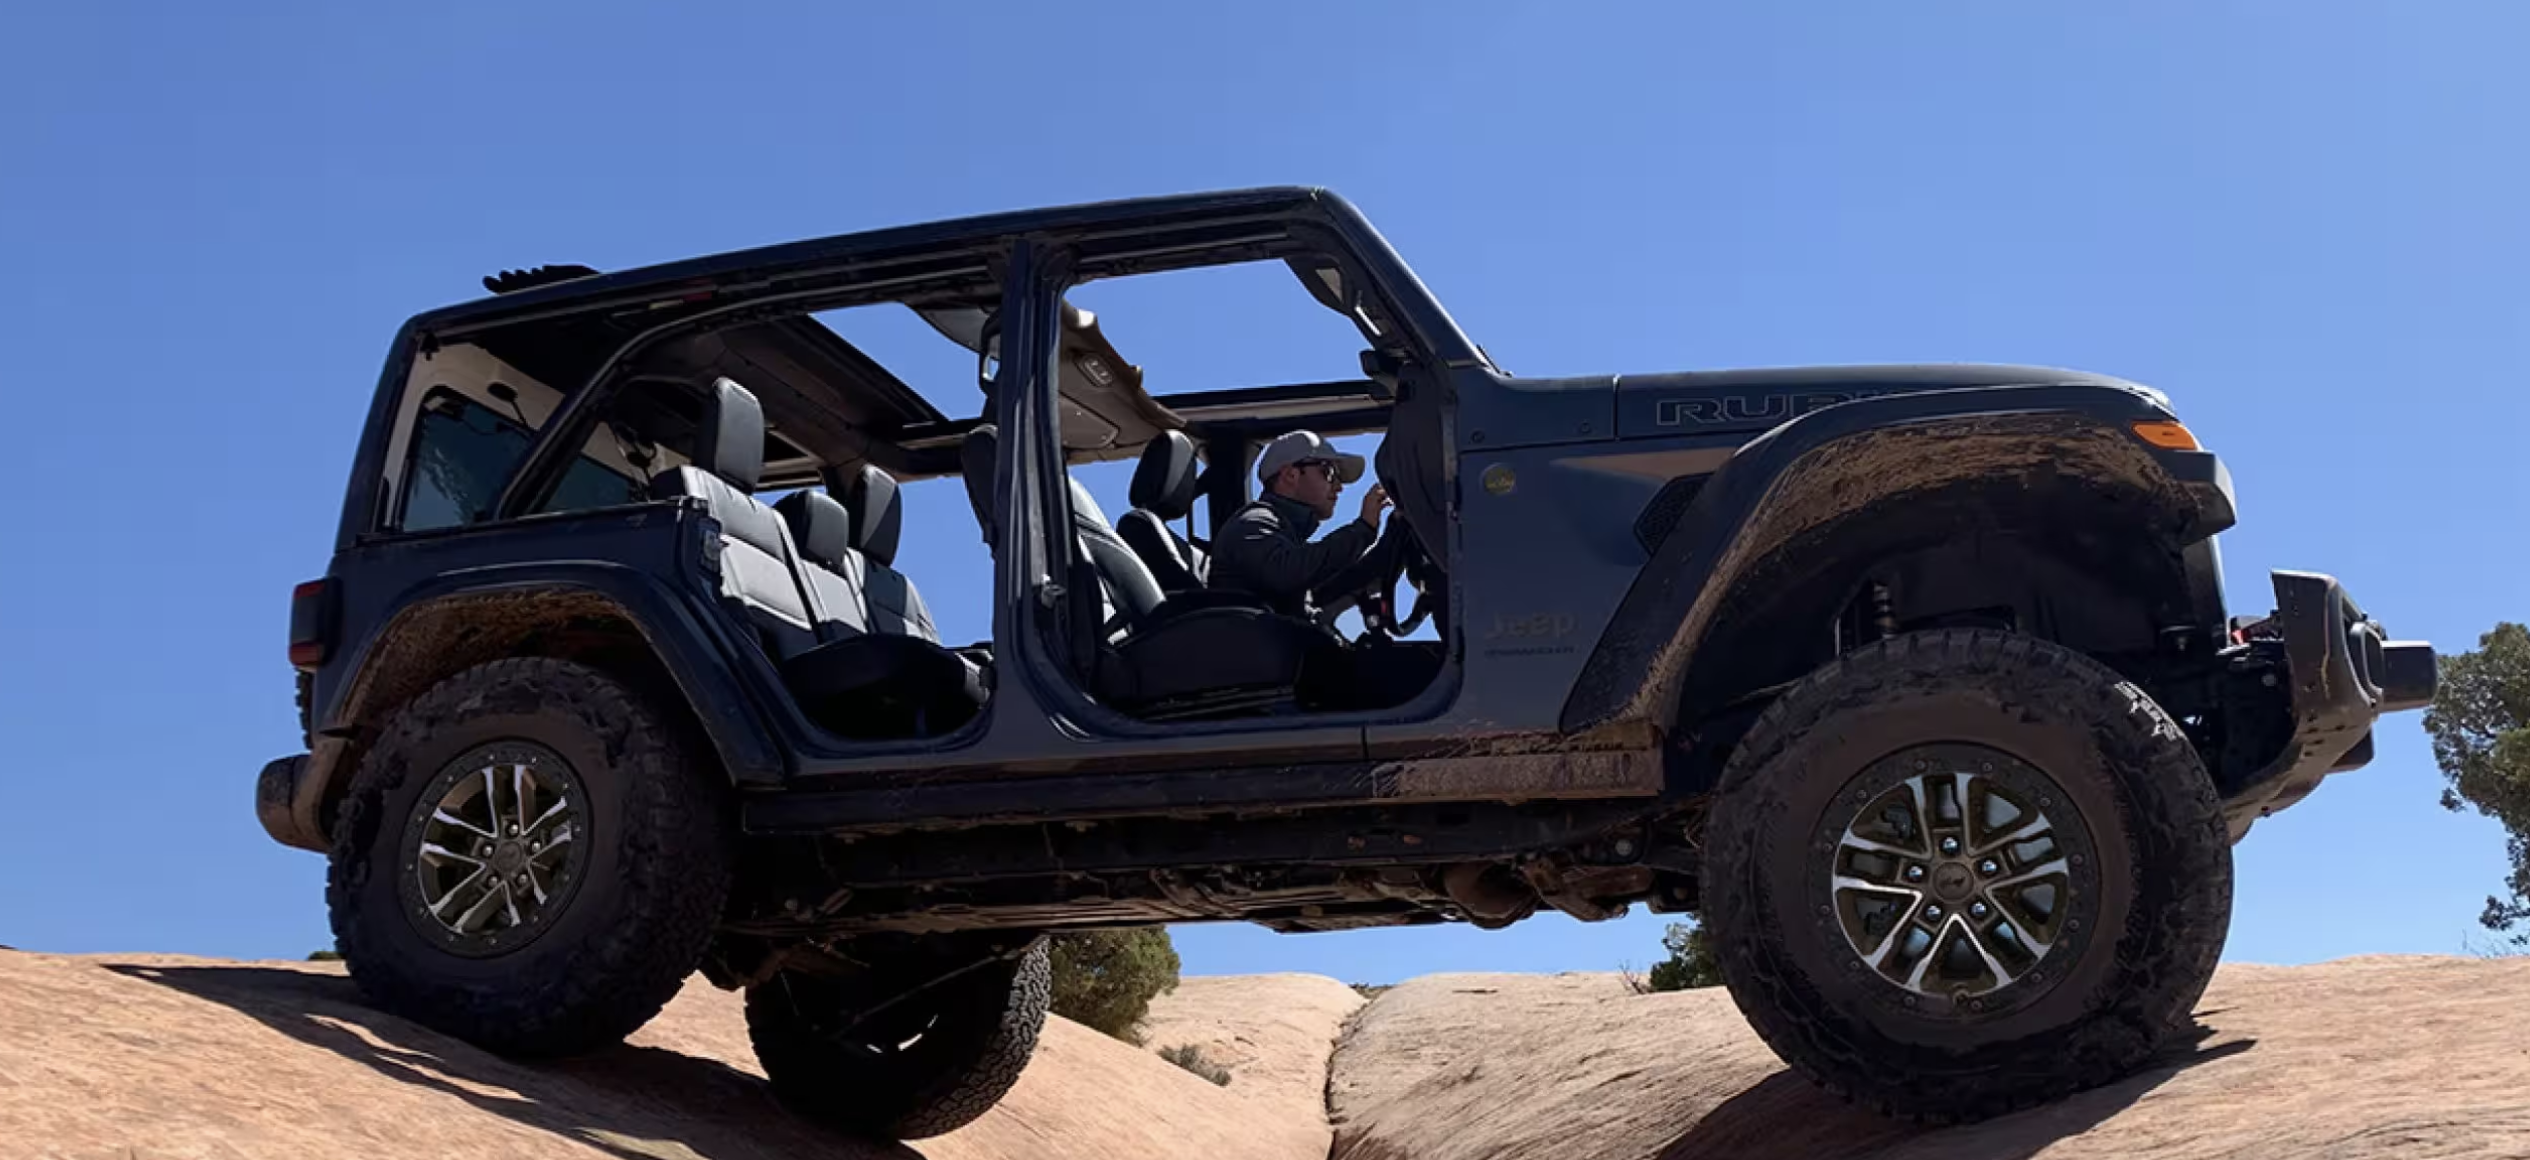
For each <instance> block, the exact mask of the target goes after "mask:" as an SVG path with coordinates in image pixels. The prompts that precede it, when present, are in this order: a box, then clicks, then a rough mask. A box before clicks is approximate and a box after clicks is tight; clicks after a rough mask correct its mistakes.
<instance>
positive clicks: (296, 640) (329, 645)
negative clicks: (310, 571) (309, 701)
mask: <svg viewBox="0 0 2530 1160" xmlns="http://www.w3.org/2000/svg"><path fill="white" fill-rule="evenodd" d="M334 592H335V584H334V580H333V578H332V577H330V576H329V577H326V578H325V579H323V580H310V581H308V582H307V583H305V584H301V585H299V586H298V587H296V588H293V589H291V590H290V664H291V665H292V667H295V668H302V669H312V668H315V667H316V666H318V665H321V664H324V663H325V658H326V657H328V656H330V655H332V653H333V651H334V603H335V596H334Z"/></svg>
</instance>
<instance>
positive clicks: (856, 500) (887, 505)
mask: <svg viewBox="0 0 2530 1160" xmlns="http://www.w3.org/2000/svg"><path fill="white" fill-rule="evenodd" d="M843 506H844V507H845V508H847V509H849V510H850V511H851V513H852V546H853V547H855V548H858V549H860V550H861V554H862V555H864V556H867V557H869V559H870V562H871V563H873V564H876V565H878V566H880V567H882V568H886V567H893V566H894V565H895V563H896V541H897V538H898V536H899V535H901V534H902V533H903V531H904V519H905V509H904V508H903V507H902V506H900V505H899V504H898V503H897V502H896V477H895V476H892V475H889V474H888V473H886V472H884V471H881V470H879V469H878V468H877V467H876V466H875V465H870V464H864V465H862V467H861V473H860V474H859V475H857V476H854V477H853V479H852V483H851V486H850V487H848V488H846V489H845V490H844V495H843Z"/></svg>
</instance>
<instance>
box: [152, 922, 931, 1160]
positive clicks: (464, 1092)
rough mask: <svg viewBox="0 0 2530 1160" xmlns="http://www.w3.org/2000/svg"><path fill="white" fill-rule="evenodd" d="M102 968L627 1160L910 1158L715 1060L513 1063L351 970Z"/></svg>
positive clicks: (660, 1052)
mask: <svg viewBox="0 0 2530 1160" xmlns="http://www.w3.org/2000/svg"><path fill="white" fill-rule="evenodd" d="M106 969H107V970H110V971H113V972H115V973H116V974H119V975H123V976H126V977H129V978H134V979H140V980H143V981H146V982H151V983H156V984H158V985H160V986H163V987H169V988H172V989H174V990H178V991H182V992H184V993H185V994H188V995H191V996H194V997H195V998H199V999H206V1000H209V1001H211V1002H214V1003H218V1004H220V1005H222V1006H225V1007H228V1008H231V1009H233V1010H236V1011H238V1012H240V1013H242V1014H245V1015H248V1016H250V1017H252V1018H254V1019H255V1020H257V1021H258V1022H261V1023H263V1024H264V1025H265V1026H267V1027H270V1028H272V1029H274V1030H275V1031H278V1032H280V1033H282V1034H284V1035H287V1036H289V1037H290V1038H292V1039H295V1040H297V1041H299V1042H301V1043H305V1044H307V1045H309V1046H311V1047H319V1048H323V1049H325V1050H327V1051H330V1052H333V1053H334V1054H336V1055H340V1056H342V1057H343V1058H345V1059H349V1060H352V1061H354V1062H357V1063H360V1064H362V1065H364V1066H367V1067H369V1068H370V1069H372V1070H374V1071H376V1072H378V1073H379V1074H381V1075H384V1076H387V1077H389V1078H391V1079H395V1080H398V1081H401V1082H404V1083H409V1084H414V1085H417V1086H420V1087H425V1088H429V1089H431V1090H434V1091H438V1092H442V1093H444V1094H447V1095H450V1096H454V1097H456V1098H458V1099H460V1100H463V1101H465V1102H466V1103H467V1104H469V1105H471V1106H473V1107H474V1108H476V1109H478V1110H481V1111H484V1112H487V1113H490V1114H493V1115H497V1116H501V1117H504V1118H506V1119H508V1120H510V1121H512V1122H514V1123H517V1124H521V1125H524V1126H526V1127H529V1128H534V1129H538V1130H541V1131H546V1132H551V1133H553V1134H555V1135H557V1136H561V1137H564V1138H566V1139H569V1140H572V1141H575V1142H578V1143H582V1144H586V1145H589V1146H591V1147H595V1148H598V1149H601V1150H603V1151H605V1152H608V1153H610V1154H612V1155H615V1156H620V1157H623V1158H625V1160H658V1158H659V1157H661V1156H693V1157H699V1158H701V1160H740V1158H745V1160H783V1158H788V1157H810V1156H815V1157H838V1158H842V1160H920V1154H919V1153H917V1152H915V1151H914V1150H913V1149H910V1148H907V1147H905V1146H904V1145H902V1144H897V1143H889V1142H880V1141H871V1140H864V1139H856V1138H853V1137H850V1136H845V1135H841V1134H839V1133H836V1132H833V1131H830V1130H828V1129H825V1128H823V1127H820V1126H818V1125H816V1124H813V1123H810V1122H808V1121H805V1120H802V1119H800V1118H799V1117H798V1116H795V1115H792V1114H791V1113H790V1112H788V1111H786V1110H784V1109H783V1108H782V1107H781V1106H780V1105H779V1104H777V1103H776V1102H775V1101H774V1099H773V1093H772V1091H771V1089H770V1088H768V1087H767V1086H766V1085H765V1083H764V1081H763V1080H760V1079H758V1078H756V1077H755V1076H752V1075H749V1074H747V1073H745V1072H742V1071H739V1070H737V1069H735V1068H732V1067H730V1066H729V1065H728V1064H725V1063H722V1062H720V1061H719V1060H715V1059H700V1058H696V1057H694V1056H690V1055H685V1054H683V1053H680V1052H675V1051H668V1050H664V1049H661V1048H656V1047H636V1046H631V1045H623V1046H618V1047H613V1048H609V1049H606V1050H603V1051H599V1052H595V1053H592V1054H590V1055H587V1056H583V1057H580V1058H576V1059H570V1060H563V1061H559V1062H552V1063H543V1062H539V1063H518V1062H513V1061H510V1060H505V1059H502V1058H499V1057H497V1056H494V1055H491V1054H489V1053H486V1052H484V1051H482V1050H480V1049H478V1048H475V1047H472V1046H469V1045H467V1044H466V1043H463V1042H461V1041H459V1040H456V1039H452V1038H450V1037H448V1036H444V1035H440V1034H438V1033H436V1032H433V1031H429V1030H427V1029H424V1028H422V1027H419V1026H416V1025H414V1024H412V1023H408V1022H405V1021H404V1020H401V1019H398V1018H395V1017H394V1016H391V1015H387V1014H384V1013H382V1012H380V1011H377V1010H376V1009H374V1008H371V1007H368V1006H365V1005H363V1004H362V1002H361V999H360V992H359V990H358V989H357V988H356V987H354V986H353V984H352V982H351V980H349V979H347V978H343V977H340V976H336V975H318V974H308V973H303V972H299V971H289V970H281V969H277V968H272V967H243V966H240V967H175V966H168V967H151V966H130V965H113V966H108V967H107V968H106Z"/></svg>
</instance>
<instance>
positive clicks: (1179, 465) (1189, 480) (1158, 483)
mask: <svg viewBox="0 0 2530 1160" xmlns="http://www.w3.org/2000/svg"><path fill="white" fill-rule="evenodd" d="M1130 498H1131V499H1132V500H1133V506H1135V507H1138V508H1141V509H1142V510H1144V511H1147V512H1149V513H1151V514H1152V515H1155V516H1158V517H1160V518H1161V519H1164V520H1175V519H1183V518H1185V516H1186V513H1188V512H1190V511H1193V510H1195V441H1194V440H1192V439H1189V438H1187V437H1186V433H1185V432H1183V431H1162V432H1160V434H1159V437H1158V438H1156V439H1153V440H1151V441H1150V442H1149V443H1146V444H1144V445H1143V446H1142V462H1141V463H1140V464H1139V465H1137V466H1136V467H1134V469H1133V489H1132V491H1131V492H1130Z"/></svg>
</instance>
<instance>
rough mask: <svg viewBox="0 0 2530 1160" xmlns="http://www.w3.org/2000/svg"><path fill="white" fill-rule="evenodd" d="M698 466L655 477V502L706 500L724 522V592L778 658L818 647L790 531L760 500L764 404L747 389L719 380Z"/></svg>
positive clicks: (710, 398)
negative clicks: (756, 496) (741, 610)
mask: <svg viewBox="0 0 2530 1160" xmlns="http://www.w3.org/2000/svg"><path fill="white" fill-rule="evenodd" d="M692 459H693V463H692V465H691V466H688V467H673V468H669V469H668V470H666V471H662V472H660V473H659V474H658V475H656V476H653V477H651V480H650V497H651V498H652V499H676V498H687V499H694V500H699V501H701V502H702V505H703V509H704V510H705V511H708V512H710V513H711V516H712V519H714V520H715V521H718V522H719V524H720V594H721V596H722V597H723V598H724V599H726V600H728V601H729V602H731V603H733V604H736V605H738V606H739V607H740V608H741V609H743V610H744V611H745V614H746V617H747V621H748V623H749V625H751V626H752V627H753V628H754V629H755V630H756V634H757V637H758V641H759V643H761V644H762V645H763V646H764V649H765V651H766V652H767V653H770V654H771V655H772V656H773V658H774V659H775V660H777V661H778V660H781V659H783V658H785V657H789V656H791V655H793V654H795V653H799V652H804V651H806V650H808V649H810V648H814V647H816V645H817V643H818V640H819V636H818V633H817V617H816V615H815V614H814V613H813V612H811V611H810V609H809V605H808V599H807V593H806V590H805V589H804V587H803V586H802V585H801V583H800V569H799V553H798V550H797V548H796V547H795V545H794V544H793V543H792V540H791V532H790V528H789V527H788V526H787V525H786V524H785V523H784V521H783V520H782V518H781V517H780V516H778V515H776V514H774V512H773V509H771V508H769V507H766V506H764V504H763V503H761V502H759V501H758V500H757V499H756V498H755V488H756V483H757V481H758V480H760V479H761V478H762V477H763V475H764V408H763V407H762V405H760V404H758V403H757V402H756V398H755V396H754V395H752V394H749V393H748V392H747V389H746V388H745V387H742V386H739V385H738V384H737V383H735V382H732V381H730V380H728V379H725V378H724V379H716V380H713V382H712V386H711V390H710V392H709V393H708V395H707V397H706V399H705V406H704V408H703V424H702V427H701V429H700V430H698V431H696V432H695V435H694V452H693V456H692Z"/></svg>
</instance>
